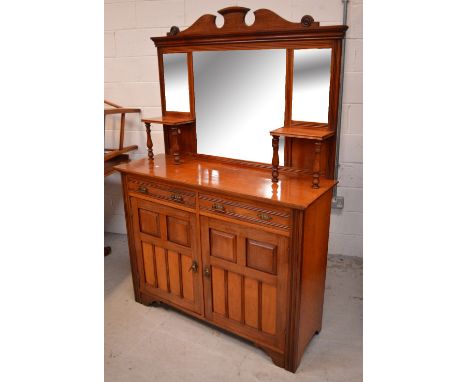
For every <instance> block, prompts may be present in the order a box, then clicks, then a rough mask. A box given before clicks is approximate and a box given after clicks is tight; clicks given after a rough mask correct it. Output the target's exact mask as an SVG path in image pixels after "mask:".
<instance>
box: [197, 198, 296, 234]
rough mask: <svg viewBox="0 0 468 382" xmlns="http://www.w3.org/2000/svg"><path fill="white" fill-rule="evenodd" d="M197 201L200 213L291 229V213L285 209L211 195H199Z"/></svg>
mask: <svg viewBox="0 0 468 382" xmlns="http://www.w3.org/2000/svg"><path fill="white" fill-rule="evenodd" d="M199 201H200V211H206V212H212V213H215V214H219V215H223V216H228V217H231V218H234V219H238V220H243V221H247V222H250V223H258V224H261V225H265V226H270V227H274V228H280V229H284V230H289V229H290V228H291V213H290V210H289V209H287V208H280V207H270V206H269V205H265V204H262V203H255V202H252V201H246V200H243V199H234V198H225V197H223V196H217V195H213V194H200V195H199Z"/></svg>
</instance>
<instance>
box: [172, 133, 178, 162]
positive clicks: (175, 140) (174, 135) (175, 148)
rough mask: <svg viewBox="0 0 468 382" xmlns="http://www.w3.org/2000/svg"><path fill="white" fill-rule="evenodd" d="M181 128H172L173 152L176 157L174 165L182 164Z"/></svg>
mask: <svg viewBox="0 0 468 382" xmlns="http://www.w3.org/2000/svg"><path fill="white" fill-rule="evenodd" d="M178 135H179V128H178V127H177V126H172V127H171V150H172V155H173V156H174V163H175V164H179V163H180V152H179V137H178Z"/></svg>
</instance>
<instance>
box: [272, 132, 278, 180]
mask: <svg viewBox="0 0 468 382" xmlns="http://www.w3.org/2000/svg"><path fill="white" fill-rule="evenodd" d="M272 146H273V159H272V160H271V165H272V167H271V181H272V182H273V183H278V177H279V171H278V166H279V155H278V148H279V137H278V136H277V135H273V139H272Z"/></svg>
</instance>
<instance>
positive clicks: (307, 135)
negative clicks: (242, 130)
mask: <svg viewBox="0 0 468 382" xmlns="http://www.w3.org/2000/svg"><path fill="white" fill-rule="evenodd" d="M270 135H271V136H272V137H273V159H272V169H271V180H272V181H273V182H274V183H277V182H278V178H279V156H278V148H279V137H288V138H297V139H311V140H313V141H315V142H314V165H313V175H312V176H313V181H312V187H313V188H319V183H320V152H321V147H322V142H323V141H324V140H326V139H328V138H331V137H334V136H335V131H334V130H330V129H328V124H327V123H319V122H296V121H293V122H292V125H291V126H290V127H281V128H279V129H276V130H273V131H270Z"/></svg>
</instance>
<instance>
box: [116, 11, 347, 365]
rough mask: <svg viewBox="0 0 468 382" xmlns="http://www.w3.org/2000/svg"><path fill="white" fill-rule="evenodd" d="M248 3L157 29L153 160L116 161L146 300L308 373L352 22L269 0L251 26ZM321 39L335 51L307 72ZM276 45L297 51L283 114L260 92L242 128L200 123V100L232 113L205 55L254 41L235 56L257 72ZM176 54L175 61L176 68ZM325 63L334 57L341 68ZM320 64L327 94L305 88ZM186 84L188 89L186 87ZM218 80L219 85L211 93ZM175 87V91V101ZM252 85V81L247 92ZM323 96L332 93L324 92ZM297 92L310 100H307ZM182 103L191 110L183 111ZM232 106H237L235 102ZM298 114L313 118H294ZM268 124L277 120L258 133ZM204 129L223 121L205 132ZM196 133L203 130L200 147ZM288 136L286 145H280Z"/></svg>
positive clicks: (320, 87) (287, 64) (290, 60)
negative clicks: (272, 7)
mask: <svg viewBox="0 0 468 382" xmlns="http://www.w3.org/2000/svg"><path fill="white" fill-rule="evenodd" d="M248 11H249V9H248V8H243V7H229V8H225V9H222V10H220V11H219V13H220V14H221V15H222V16H223V18H224V24H223V26H222V27H219V28H218V27H217V26H216V23H215V19H216V16H214V15H204V16H202V17H200V18H199V19H198V20H197V21H196V22H195V23H194V24H193V25H192V26H191V27H189V28H187V29H186V30H184V31H182V32H181V31H180V30H179V29H178V28H177V27H172V28H171V30H170V32H169V33H168V35H167V36H166V37H154V38H152V40H153V41H154V43H155V45H156V47H157V50H158V64H159V76H160V78H159V82H160V89H161V106H162V115H161V116H157V117H153V118H144V119H143V120H142V121H143V123H145V126H146V131H147V145H148V158H145V159H140V160H135V161H132V162H130V163H128V164H122V165H119V166H118V167H116V169H117V170H118V171H120V173H121V175H122V184H123V191H124V201H125V214H126V222H127V233H128V242H129V252H130V262H131V267H132V277H133V285H134V294H135V299H136V301H138V302H140V303H142V304H146V305H150V304H153V303H164V304H167V305H170V306H172V307H174V308H176V309H178V310H180V311H183V312H185V313H186V314H188V315H190V316H192V317H195V318H197V319H199V320H203V321H207V322H209V323H211V324H213V325H215V326H218V327H220V328H222V329H225V330H228V331H229V332H232V333H234V334H236V335H238V336H241V337H243V338H245V339H247V340H249V341H251V342H253V343H254V344H256V345H257V346H258V347H260V348H262V349H263V350H264V351H265V352H267V353H268V354H269V355H270V356H271V358H272V360H273V362H274V363H275V364H276V365H278V366H280V367H283V368H285V369H287V370H289V371H292V372H295V371H296V369H297V367H298V366H299V363H300V360H301V357H302V355H303V353H304V351H305V349H306V347H307V345H308V344H309V342H310V340H311V339H312V337H313V336H314V335H316V334H318V333H319V332H320V330H321V328H322V310H323V299H324V289H325V273H326V264H327V249H328V231H329V225H330V209H331V199H332V190H333V187H334V186H335V185H336V180H335V179H333V166H334V158H335V143H336V137H335V132H336V124H337V118H338V94H339V84H340V65H341V43H342V39H343V38H344V34H345V32H346V29H347V27H346V26H320V24H319V23H318V22H315V21H314V20H313V18H312V17H311V16H304V17H303V18H302V20H301V22H299V23H293V22H289V21H286V20H284V19H283V18H281V17H280V16H278V15H276V14H275V13H273V12H271V11H269V10H266V9H260V10H257V11H255V12H254V15H255V21H254V23H253V24H252V25H247V24H246V23H245V16H246V14H247V12H248ZM314 49H316V50H319V53H320V54H318V55H316V54H310V56H313V57H316V56H319V59H320V60H322V61H320V62H318V61H317V62H316V64H317V65H315V66H314V68H315V69H314V68H312V69H311V68H310V67H309V66H308V65H307V61H306V63H305V64H304V65H305V66H304V68H305V69H304V70H303V69H302V64H301V67H297V68H296V69H295V67H294V57H295V54H296V52H298V51H300V53H299V54H297V56H296V58H297V60H298V62H301V63H302V61H303V58H304V57H302V56H308V54H307V52H308V51H306V50H314ZM265 50H282V51H283V52H284V54H283V57H284V60H285V61H284V63H283V64H282V65H280V66H277V68H284V70H285V72H284V73H283V74H281V73H280V75H281V76H282V78H284V87H283V90H282V92H281V94H280V95H279V96H280V97H281V98H282V104H283V105H284V111H281V114H283V116H284V118H282V121H281V122H282V125H281V126H268V122H265V121H266V119H265V118H258V116H257V115H256V114H255V113H256V110H258V113H260V110H268V106H269V105H268V104H267V105H266V108H265V109H261V108H260V103H261V102H272V101H268V100H266V99H265V98H264V97H262V99H255V97H254V98H253V99H252V100H249V103H252V102H256V103H259V105H258V108H256V107H255V106H256V105H255V104H254V105H253V107H252V108H249V113H246V114H245V115H241V116H240V118H238V119H237V120H236V125H235V126H238V128H237V129H236V128H235V126H232V125H230V124H229V122H230V119H228V118H226V121H225V122H223V118H222V116H223V114H221V117H219V118H218V119H216V122H215V123H213V124H212V125H209V118H208V117H207V116H206V115H203V116H202V115H200V121H198V120H197V117H198V115H197V113H198V114H201V113H202V111H201V110H203V113H208V114H209V113H210V110H212V112H213V113H216V112H219V110H213V109H210V105H211V103H210V102H213V106H211V107H212V108H214V107H216V105H217V104H218V103H216V104H215V101H220V100H216V94H214V97H213V100H212V101H210V100H211V98H210V97H209V95H210V94H213V93H215V92H216V90H212V89H211V88H206V86H213V89H216V86H223V85H224V86H225V84H220V83H219V80H218V81H214V82H213V85H209V82H210V81H208V80H205V81H202V82H199V83H197V78H194V76H195V75H196V73H197V71H196V70H194V56H195V55H198V54H199V53H200V52H202V53H203V52H232V51H243V52H247V53H246V54H247V56H248V57H247V58H245V57H244V58H242V55H241V56H239V55H231V56H229V57H241V58H240V60H241V61H239V62H240V64H242V62H250V64H249V65H250V68H252V69H251V70H257V69H258V67H257V66H256V65H255V64H253V65H252V62H254V61H252V60H251V57H253V56H255V52H258V51H265ZM249 51H251V52H252V53H253V55H251V56H249V55H248V52H249ZM324 52H325V53H326V52H328V56H327V54H325V55H324V54H323V53H324ZM171 54H172V55H174V54H177V55H178V56H172V57H170V56H169V55H171ZM180 54H182V56H180ZM184 55H185V56H184ZM200 56H201V55H200ZM275 56H277V55H275ZM180 57H182V59H180ZM204 57H208V55H205V56H204ZM262 57H263V58H262V59H264V58H265V57H266V56H262ZM280 57H281V56H280ZM323 57H325V58H323ZM327 57H328V58H327ZM280 59H283V58H280ZM242 60H244V61H242ZM327 60H328V61H327ZM171 62H172V64H173V65H175V66H174V67H172V68H166V65H171ZM213 62H214V63H215V64H216V62H223V60H218V61H217V60H214V61H213ZM197 65H198V63H197ZM324 65H328V68H329V76H328V77H327V73H328V69H327V67H326V66H325V67H324ZM176 67H178V68H179V69H180V68H186V69H187V75H186V76H185V74H182V75H181V76H180V81H179V80H178V76H174V73H175V71H176V69H175V68H176ZM248 68H249V67H248V66H247V67H246V69H245V70H249V69H248ZM324 68H325V69H324ZM224 69H225V68H222V67H221V68H219V67H217V68H212V70H224ZM260 69H261V68H260ZM228 72H229V71H227V72H226V75H229V73H228ZM314 73H315V74H317V73H325V77H326V78H327V79H326V80H325V81H329V88H328V89H329V90H328V92H327V90H326V85H327V83H326V82H325V85H324V81H323V79H322V80H317V81H316V82H314V81H315V80H313V81H312V83H314V84H315V83H316V84H317V85H314V86H316V87H313V88H312V89H306V90H305V91H302V90H301V89H302V85H303V84H302V83H299V81H307V80H304V79H303V78H313V75H314ZM212 74H214V73H213V72H212ZM165 75H166V79H167V81H168V83H167V87H170V86H172V85H171V84H175V85H174V86H175V87H174V89H170V90H169V89H168V88H166V84H165ZM311 75H312V77H310V76H311ZM274 76H276V77H274V79H275V81H276V80H278V78H279V77H278V75H276V74H274ZM245 77H246V78H248V77H249V75H248V74H246V76H245ZM219 78H221V79H222V76H221V77H218V79H219ZM321 78H322V77H321ZM239 81H242V78H241V77H240V78H239ZM294 81H296V85H297V87H296V90H297V91H296V92H294V91H293V89H294ZM226 83H229V81H227V80H226ZM234 86H235V81H234V82H232V84H231V85H229V86H228V87H227V88H223V89H221V90H223V91H222V92H221V91H219V94H225V96H226V97H227V96H229V90H230V89H232V91H233V92H234V91H235V89H234V88H233V87H234ZM243 86H244V87H240V88H239V89H246V88H245V83H244V84H243ZM184 88H185V89H186V92H187V93H186V95H183V94H182V95H180V96H177V94H180V92H183V91H184V90H183V89H184ZM197 89H198V90H197ZM324 89H325V90H324ZM205 91H206V93H207V95H208V96H203V95H202V94H203V93H204V92H205ZM177 92H179V93H177ZM244 92H245V90H244ZM275 93H276V92H275ZM293 94H298V95H293ZM197 95H199V96H200V107H199V106H198V105H197ZM166 96H168V97H170V98H171V97H172V98H171V100H170V102H168V101H167V100H166ZM174 96H175V99H174ZM242 96H243V93H242V92H241V93H240V95H237V96H236V97H238V98H242ZM273 96H274V97H276V96H278V95H277V94H273ZM324 96H325V97H326V98H327V99H325V100H321V97H324ZM202 97H206V98H203V99H202ZM245 97H247V95H246V96H245ZM294 97H295V98H296V99H295V100H293V98H294ZM314 97H315V98H314ZM178 98H179V99H178ZM256 98H258V97H256ZM308 99H311V104H310V107H308V106H307V105H308V104H307V102H308ZM314 99H316V101H315V102H314V101H313V100H314ZM319 99H320V102H318V100H319ZM296 100H298V102H300V104H298V106H297V110H296V109H295V108H296V106H295V105H294V102H295V101H296ZM221 101H222V100H221ZM202 104H203V108H201V105H202ZM174 105H175V106H174ZM177 105H182V106H180V107H181V108H182V110H173V109H174V108H177V107H178V106H177ZM220 105H224V106H223V107H224V108H226V107H229V105H230V104H229V103H222V102H221V103H220ZM327 105H328V113H327V110H326V108H327ZM235 106H236V107H237V106H238V105H235ZM233 107H234V106H233ZM219 108H220V109H222V107H221V106H219ZM324 108H325V109H324ZM239 112H240V113H241V112H242V110H239ZM226 113H227V111H226ZM327 115H328V118H326V117H327ZM295 116H299V118H298V119H306V118H309V116H310V119H312V120H305V121H301V120H294V118H293V117H295ZM316 116H317V117H316ZM249 118H250V119H254V120H255V121H257V122H256V123H254V124H251V125H250V127H249V128H248V129H245V128H243V126H242V123H243V120H245V121H246V122H245V123H247V120H249ZM255 118H257V119H255ZM314 118H317V119H319V120H315V121H314V120H313V119H314ZM231 119H232V118H231ZM198 122H200V126H198V124H197V123H198ZM153 124H162V125H163V129H164V146H165V151H166V152H165V154H158V155H155V154H154V153H153V140H152V136H151V127H152V125H153ZM257 127H258V128H261V129H264V130H261V132H257V131H255V132H253V131H252V129H254V128H257ZM205 128H207V129H212V130H203V131H202V129H205ZM197 129H200V131H197ZM265 129H266V130H265ZM207 131H208V133H207ZM210 131H211V132H210ZM263 131H264V134H266V135H267V137H270V138H269V139H271V140H269V139H267V140H266V141H265V142H266V143H264V140H263V138H262V140H260V139H255V138H253V137H255V134H260V135H261V134H263ZM239 135H240V136H239ZM260 135H258V136H260ZM197 136H199V137H200V138H202V137H204V138H203V139H204V141H203V144H200V147H201V148H202V150H200V152H199V150H198V149H199V145H198V143H197ZM210 137H212V139H213V146H212V147H211V146H210ZM229 137H232V138H229ZM239 137H240V139H239ZM216 139H219V140H221V141H222V140H223V139H224V140H225V142H224V144H225V146H226V150H229V149H230V148H229V144H237V145H242V147H241V150H233V151H227V152H228V154H226V155H223V152H219V151H217V150H221V146H222V145H221V144H220V143H217V142H219V141H216ZM280 140H281V142H283V143H282V145H284V148H283V150H279V146H280V144H279V142H280ZM265 144H268V146H269V149H270V150H271V156H270V158H272V159H271V162H270V161H268V162H267V161H266V160H262V158H264V157H265V155H263V156H257V157H256V156H255V155H245V156H243V154H242V153H243V152H246V153H250V151H251V150H255V149H258V150H259V151H261V150H263V152H265V147H264V145H265ZM260 146H261V147H260ZM242 150H244V151H242ZM207 152H208V153H207ZM218 152H219V154H218ZM231 152H232V154H231ZM280 154H281V156H282V158H281V161H280V158H279V156H280ZM252 158H254V159H255V158H260V159H258V160H252ZM280 162H281V165H280Z"/></svg>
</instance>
